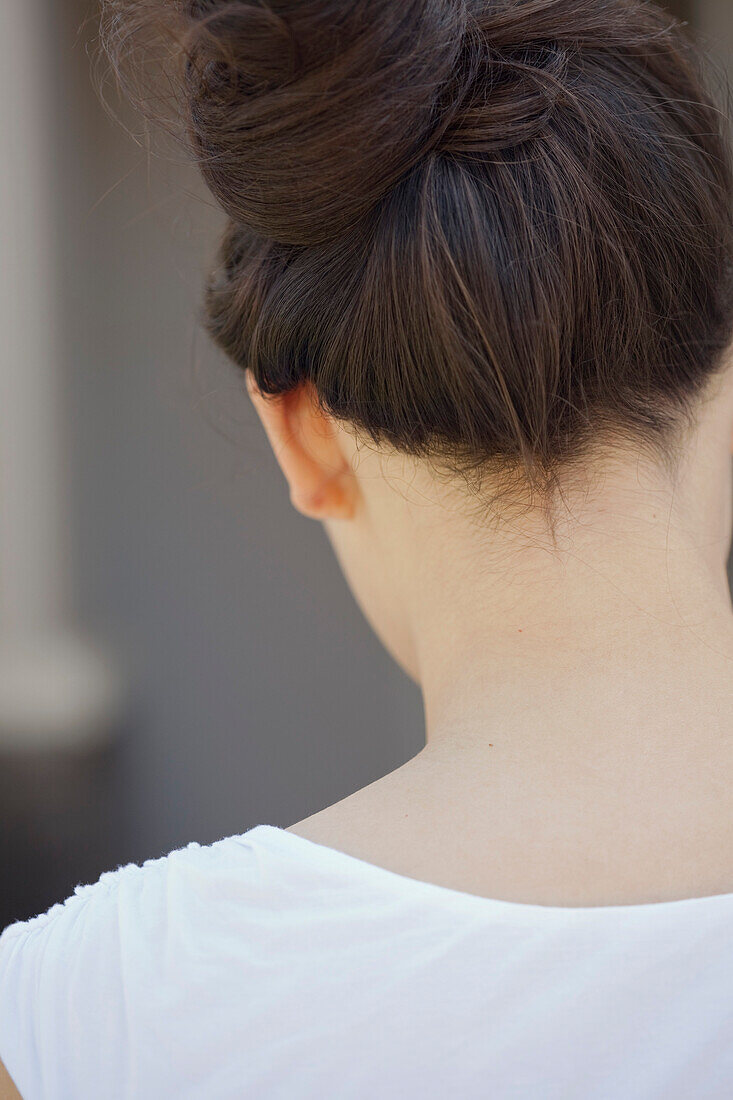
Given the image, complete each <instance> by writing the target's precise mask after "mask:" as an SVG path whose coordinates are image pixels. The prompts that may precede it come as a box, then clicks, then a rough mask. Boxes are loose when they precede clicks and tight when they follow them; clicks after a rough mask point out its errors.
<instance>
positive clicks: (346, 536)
mask: <svg viewBox="0 0 733 1100" xmlns="http://www.w3.org/2000/svg"><path fill="white" fill-rule="evenodd" d="M732 362H733V357H731V356H729V357H728V359H727V360H726V369H725V371H724V372H723V373H722V374H720V375H719V376H717V377H716V379H715V380H714V382H713V383H711V384H710V386H709V388H708V391H707V392H706V394H705V395H704V397H703V399H701V400H700V403H699V407H698V416H697V424H696V427H695V429H694V431H693V432H692V433H691V434H690V435H689V436H688V437H686V439H685V442H684V447H683V449H682V459H681V462H680V465H679V467H678V469H677V471H676V476H675V477H674V478H672V476H671V475H670V474H669V473H667V472H665V471H664V470H663V469H661V468H660V467H659V466H658V465H655V464H654V463H653V462H652V461H651V459H650V458H649V457H648V456H644V454H643V453H642V451H641V450H640V449H636V450H635V449H633V448H632V447H631V445H630V444H629V443H628V441H627V443H626V444H625V446H623V447H622V446H618V447H617V448H616V449H614V450H611V451H609V452H608V453H606V454H605V455H604V456H603V458H602V459H601V458H599V459H598V461H597V462H593V463H591V464H590V465H589V468H588V470H587V474H588V477H587V479H586V481H585V484H584V485H582V486H580V485H577V484H576V486H575V488H574V489H571V488H570V487H569V488H568V492H567V495H566V498H565V501H564V506H563V509H562V511H561V512H560V514H559V517H558V527H557V541H556V544H554V545H553V543H552V541H551V539H550V536H549V534H548V532H547V529H546V527H545V525H544V524H543V521H542V520H541V519H540V517H539V515H538V514H537V513H536V512H535V513H532V512H530V513H528V514H524V515H521V516H515V517H514V518H509V517H508V516H506V517H505V518H504V519H503V520H502V521H500V522H499V521H497V522H493V523H489V522H486V521H484V522H482V521H481V520H480V519H479V518H478V517H477V515H476V510H475V506H474V508H473V511H472V508H471V505H472V501H471V498H470V497H469V496H468V494H467V492H466V489H465V488H464V487H463V485H462V484H461V482H460V481H459V479H455V478H454V479H446V477H445V476H443V477H440V476H437V475H436V474H435V472H434V470H433V469H431V466H430V464H429V463H428V462H426V461H424V460H415V459H412V458H407V457H405V456H402V455H398V454H395V453H394V452H391V451H389V450H387V449H381V448H375V447H374V445H373V444H369V445H368V444H367V443H365V441H364V440H362V439H360V438H359V437H358V433H356V432H355V431H354V430H353V429H352V428H351V427H350V426H349V425H346V424H343V423H339V422H336V421H334V420H333V419H332V418H330V417H328V416H327V415H325V414H324V413H323V412H321V411H320V410H319V409H318V408H317V405H316V403H315V402H314V400H313V393H312V391H311V390H310V389H309V388H308V387H307V386H303V387H301V388H300V389H299V390H297V391H295V392H293V393H291V394H288V395H285V396H283V397H277V398H273V397H268V396H264V395H262V394H260V393H258V392H257V391H256V389H255V388H254V387H253V386H252V384H251V383H250V386H249V389H250V396H251V398H252V401H253V404H254V406H255V409H256V410H257V413H258V415H259V417H260V419H261V421H262V425H263V427H264V429H265V431H266V433H267V436H268V438H269V440H270V443H271V445H272V447H273V450H274V452H275V455H276V456H277V459H278V461H279V463H280V466H281V468H282V471H283V474H284V476H285V479H286V481H287V484H288V487H289V491H290V498H291V501H292V503H293V505H294V507H295V508H296V509H298V511H300V512H301V513H302V514H303V515H305V516H309V517H311V518H313V519H316V520H318V521H320V522H321V523H323V525H324V528H325V530H326V532H327V534H328V537H329V539H330V541H331V543H332V545H333V548H334V550H335V553H336V555H337V558H338V560H339V562H340V564H341V567H342V569H343V571H344V574H345V576H346V578H347V580H348V582H349V584H350V586H351V588H352V591H353V593H354V596H355V598H356V600H357V601H358V603H359V605H360V607H361V608H362V610H363V612H364V614H365V615H366V617H367V619H368V620H369V622H370V623H371V625H372V626H373V628H374V630H375V631H376V633H377V635H378V636H379V637H380V639H381V640H382V642H383V644H384V645H385V647H386V648H387V650H388V651H389V652H390V653H391V655H392V656H393V657H394V659H395V660H396V661H397V662H398V664H399V665H400V666H401V667H402V668H403V669H404V671H405V672H406V673H407V675H409V676H410V677H412V678H413V679H414V680H415V681H416V682H417V683H418V684H419V686H420V688H421V691H422V695H423V699H424V704H425V720H426V744H425V748H424V749H423V750H422V751H421V752H419V753H418V754H417V756H415V757H414V758H412V759H411V760H409V761H408V762H407V763H406V764H404V765H403V766H402V767H400V768H397V769H396V770H395V771H393V772H390V773H389V774H388V775H385V776H384V777H382V778H381V779H379V780H377V781H376V782H374V783H371V784H369V785H368V786H366V787H364V788H363V789H361V790H359V791H356V792H355V793H354V794H352V795H350V796H348V797H347V798H345V799H342V800H341V801H339V802H337V803H336V804H335V805H333V806H329V807H327V808H326V809H324V810H321V811H320V812H318V813H316V814H314V815H312V816H310V817H308V818H305V819H304V820H302V821H298V822H295V823H294V824H292V825H291V826H290V827H289V831H290V832H293V833H297V834H298V835H300V836H303V837H305V838H307V839H309V840H312V841H315V842H316V843H319V844H324V845H327V846H329V847H333V848H337V849H339V850H341V851H343V852H346V853H347V854H350V855H353V856H356V857H357V858H360V859H363V860H366V861H367V862H370V863H374V864H377V865H379V866H382V867H385V868H387V869H389V870H392V871H395V872H397V873H398V874H403V875H407V876H411V877H414V878H418V879H422V880H424V881H429V882H433V883H437V884H439V885H441V886H446V887H449V888H453V889H456V890H460V891H464V892H467V893H472V894H478V895H482V896H487V897H493V898H501V899H504V900H508V901H518V902H523V903H526V904H539V905H553V906H567V907H574V906H597V905H634V904H640V903H646V902H657V901H671V900H676V899H679V898H685V897H700V896H709V895H715V894H721V893H731V892H733V866H731V863H730V859H729V853H730V851H731V850H733V783H731V778H732V777H733V736H732V734H733V728H732V725H731V716H732V715H733V609H732V608H731V597H730V588H729V584H728V580H727V576H726V563H727V559H728V554H729V550H730V543H731V523H732V522H733V513H732V507H733V469H732V464H731V453H732V451H733V367H731V363H732ZM474 504H475V502H474Z"/></svg>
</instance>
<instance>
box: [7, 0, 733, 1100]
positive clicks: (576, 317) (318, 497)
mask: <svg viewBox="0 0 733 1100" xmlns="http://www.w3.org/2000/svg"><path fill="white" fill-rule="evenodd" d="M150 32H153V34H152V42H153V44H154V49H153V50H152V51H150V50H149V49H148V48H147V47H148V46H149V44H150V42H151V38H150ZM105 43H106V47H107V49H108V51H109V53H110V56H111V57H112V58H113V61H114V63H115V65H116V66H117V67H118V68H119V70H120V71H124V72H125V73H127V72H128V71H129V68H128V65H127V61H129V60H130V59H132V60H133V61H135V60H141V59H142V62H143V63H142V65H141V66H139V70H142V71H143V72H149V71H150V69H149V62H150V60H151V58H152V59H155V60H157V61H159V60H160V58H161V57H162V56H163V57H164V59H165V80H164V81H162V82H160V83H158V84H157V85H156V88H157V92H156V97H157V98H156V102H159V98H160V91H161V89H167V88H171V87H172V88H174V89H175V91H176V98H175V102H176V104H177V107H178V109H179V110H180V112H181V117H182V118H183V120H184V125H185V129H186V133H187V137H188V140H189V142H190V145H191V147H192V148H193V150H194V152H195V155H196V157H197V159H198V162H199V164H200V166H201V170H202V172H203V174H204V176H205V178H206V180H207V182H208V184H209V186H210V188H211V190H212V192H213V193H214V195H215V197H216V198H217V200H218V201H219V203H220V204H221V206H222V207H223V209H224V210H225V211H226V213H227V215H228V216H229V219H230V222H229V228H228V231H227V233H226V236H225V239H224V242H223V246H222V251H221V257H220V263H219V264H218V266H217V270H216V271H215V273H214V275H213V277H212V279H211V282H210V285H209V287H208V291H207V297H206V315H207V321H208V328H209V331H210V332H211V334H212V335H213V337H214V339H215V340H216V341H217V342H218V344H219V345H220V346H222V347H223V348H225V349H226V351H227V352H228V353H229V355H230V356H231V358H232V359H233V360H234V362H235V363H236V364H237V365H238V366H239V367H241V368H242V370H243V372H244V377H245V378H246V380H247V385H248V389H249V393H250V396H251V399H252V401H253V402H254V405H255V408H256V409H257V412H258V413H259V415H260V417H261V419H262V424H263V426H264V430H265V431H266V433H267V435H268V437H269V439H270V442H271V443H272V446H273V449H274V451H275V454H276V455H277V458H278V460H279V462H280V465H281V467H282V471H283V474H284V476H285V479H286V481H287V485H288V487H289V491H290V496H291V500H292V502H293V504H294V506H295V507H296V508H297V509H298V510H299V511H300V512H302V513H303V514H304V515H306V516H310V517H313V518H315V519H318V520H320V521H321V522H322V523H323V524H324V526H325V528H326V531H327V532H328V535H329V537H330V539H331V542H332V543H333V546H334V549H335V552H336V555H337V557H338V559H339V561H340V563H341V566H342V568H343V570H344V572H345V574H346V576H347V578H348V581H349V583H350V585H351V587H352V589H353V591H354V594H355V596H356V598H357V600H358V601H359V603H360V605H361V607H362V609H363V611H364V613H365V615H366V616H367V617H368V619H369V621H370V622H371V624H372V625H373V627H374V629H375V631H376V632H377V634H378V635H379V637H380V638H381V640H382V641H383V643H384V645H385V646H386V647H387V649H388V650H389V652H390V653H391V654H392V655H393V657H394V658H395V660H396V661H397V662H398V663H399V664H400V666H401V667H402V668H403V669H404V670H405V672H406V673H407V674H408V675H409V676H411V677H413V678H414V679H415V680H416V681H417V682H418V683H419V684H420V687H421V690H422V693H423V697H424V702H425V715H426V745H425V748H424V749H423V750H422V751H421V752H420V753H418V754H417V756H416V757H414V759H412V760H409V761H408V762H407V763H406V764H405V765H404V766H402V767H400V768H398V769H396V770H395V771H393V772H391V773H390V774H389V775H386V776H384V777H383V778H382V779H380V780H378V781H377V782H375V783H372V784H370V785H369V786H367V787H365V788H364V789H362V790H359V791H357V792H356V793H355V794H353V795H351V796H349V797H348V798H345V799H343V800H342V801H341V802H338V803H337V804H336V805H334V806H330V807H328V808H326V809H324V810H322V811H321V812H320V813H316V814H315V815H314V816H312V817H309V818H307V819H306V820H304V821H299V822H297V823H295V824H293V825H291V826H290V828H288V829H282V828H278V827H275V826H273V825H268V824H262V825H258V826H256V827H255V828H252V829H250V830H249V831H247V832H245V833H243V834H242V835H239V836H233V837H228V838H226V839H224V840H221V841H219V842H218V843H216V844H213V845H210V846H208V847H200V846H198V845H197V844H195V843H194V844H192V845H190V846H189V847H188V848H186V849H184V850H181V851H177V852H173V853H171V854H170V855H168V856H167V857H165V858H162V859H156V860H151V861H148V862H147V863H145V864H144V865H143V866H142V867H137V866H133V865H131V866H127V867H123V868H120V869H118V870H117V871H113V872H108V873H107V874H105V875H102V877H101V879H100V881H99V882H98V883H96V884H94V885H91V886H84V887H79V888H78V889H77V892H76V894H75V895H74V896H73V897H71V898H70V899H68V900H67V901H66V902H65V903H63V904H62V905H56V906H54V907H53V908H52V909H51V910H50V911H49V912H48V913H46V914H43V915H41V916H38V917H36V918H35V919H34V920H31V921H29V922H26V923H24V924H16V925H13V926H11V927H10V928H9V929H8V930H6V932H5V933H4V934H3V936H2V940H0V965H1V966H2V974H3V977H2V993H1V994H0V1054H1V1055H2V1058H3V1060H4V1062H5V1065H6V1067H7V1071H8V1073H9V1075H10V1077H11V1078H12V1079H13V1080H14V1081H15V1083H16V1085H17V1087H18V1089H19V1090H20V1092H21V1093H22V1095H23V1096H25V1097H28V1098H30V1100H35V1098H40V1097H44V1098H45V1097H59V1098H60V1097H74V1098H75V1100H82V1098H86V1097H95V1098H98V1097H102V1096H104V1097H105V1098H108V1097H145V1098H147V1097H151V1098H152V1097H156V1098H159V1097H175V1098H180V1097H207V1098H208V1097H256V1098H263V1097H266V1098H275V1097H277V1098H288V1100H293V1098H302V1097H339V1098H341V1097H359V1098H362V1097H364V1098H366V1097H370V1098H371V1097H376V1096H378V1097H400V1098H404V1097H420V1098H421V1100H422V1098H425V1097H429V1098H443V1097H447V1096H456V1097H462V1098H479V1097H481V1098H484V1097H489V1098H508V1097H513V1098H514V1097H522V1098H525V1097H531V1098H536V1097H541V1098H546V1097H553V1098H554V1097H557V1098H563V1100H568V1098H581V1097H582V1098H584V1100H586V1098H588V1097H593V1098H597V1097H603V1098H613V1100H631V1098H642V1097H643V1098H645V1100H646V1098H650V1097H655V1098H662V1097H664V1098H665V1100H670V1098H685V1100H689V1098H691V1097H695V1098H696V1100H702V1098H708V1100H709V1098H712V1097H715V1098H723V1097H730V1096H731V1095H733V865H732V864H731V852H732V851H733V784H732V783H731V776H732V775H733V737H732V736H731V734H732V733H733V728H732V725H731V720H732V715H733V710H732V704H733V688H732V678H731V672H732V670H733V666H732V664H731V662H732V661H733V617H732V612H731V600H730V590H729V586H728V582H727V578H726V562H727V558H728V553H729V549H730V536H731V523H732V521H733V512H732V510H731V501H732V500H733V483H732V478H731V450H732V449H733V373H732V363H731V351H730V349H731V339H732V338H733V284H732V281H731V275H732V271H733V268H732V265H731V260H732V258H733V236H732V234H731V197H732V194H733V177H732V175H731V161H730V153H729V149H728V146H727V141H726V137H725V132H726V125H727V124H726V122H725V120H724V119H723V118H722V117H721V115H720V114H719V112H718V111H717V110H716V109H715V108H714V106H713V105H712V102H711V99H710V98H709V95H708V93H707V92H706V91H705V89H704V86H703V83H702V78H701V76H700V74H699V73H698V65H697V60H696V57H695V54H694V52H693V50H692V47H691V45H690V43H689V42H688V41H687V39H686V38H685V37H684V34H683V32H682V31H681V30H680V29H679V27H677V26H675V25H673V24H672V23H671V20H670V18H669V17H667V16H666V15H664V14H663V13H662V12H661V10H660V9H658V8H656V7H654V6H653V5H650V4H648V3H644V2H642V0H339V2H336V0H301V2H297V0H267V2H265V0H258V2H256V3H255V2H252V3H241V2H236V3H226V2H224V0H187V2H186V3H178V4H175V5H173V4H171V3H166V2H163V0H158V2H155V0H148V2H145V0H141V2H137V3H136V2H133V0H129V2H128V0H118V2H114V0H110V2H108V3H107V5H106V13H105ZM128 87H130V85H129V84H128ZM137 87H138V88H139V83H138V84H137ZM146 101H147V102H148V103H149V102H152V99H151V97H150V95H148V96H147V100H146ZM345 725H346V727H347V728H346V729H345V731H344V736H348V716H346V722H345ZM11 1087H12V1086H11V1085H8V1086H7V1088H11Z"/></svg>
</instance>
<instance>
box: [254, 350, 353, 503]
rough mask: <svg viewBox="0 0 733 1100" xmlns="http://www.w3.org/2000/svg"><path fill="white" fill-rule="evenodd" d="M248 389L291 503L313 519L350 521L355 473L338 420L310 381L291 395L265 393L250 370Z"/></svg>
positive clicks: (302, 384) (292, 391) (291, 392)
mask: <svg viewBox="0 0 733 1100" xmlns="http://www.w3.org/2000/svg"><path fill="white" fill-rule="evenodd" d="M246 377H247V390H248V392H249V395H250V398H251V399H252V404H253V405H254V407H255V409H256V410H257V414H258V416H259V418H260V420H261V421H262V426H263V428H264V429H265V432H266V434H267V438H268V439H269V441H270V445H271V447H272V450H273V452H274V454H275V457H276V458H277V460H278V462H279V464H280V469H281V470H282V472H283V474H284V475H285V479H286V481H287V483H288V486H289V489H290V500H291V502H292V504H293V506H294V507H295V508H297V510H298V511H299V512H301V513H302V514H303V515H304V516H310V517H311V518H312V519H321V520H326V519H351V518H352V517H353V516H354V514H355V512H356V506H357V502H358V497H359V486H358V482H357V479H356V475H355V474H354V471H353V469H352V467H351V465H350V463H349V462H348V461H347V458H346V456H345V455H344V453H343V451H342V449H341V447H340V445H339V431H338V428H337V426H336V425H335V424H334V422H333V420H332V419H331V418H330V417H329V416H328V415H327V414H326V413H325V412H324V411H323V410H322V409H321V408H319V406H318V403H317V400H316V397H315V391H314V389H313V386H312V384H311V383H309V382H305V383H301V385H299V386H298V387H297V388H296V389H294V390H291V391H290V392H289V393H285V394H278V395H277V396H271V395H269V394H264V393H262V392H261V391H260V390H259V389H258V388H257V385H256V383H255V381H254V379H253V377H252V374H251V372H249V371H248V372H247V376H246Z"/></svg>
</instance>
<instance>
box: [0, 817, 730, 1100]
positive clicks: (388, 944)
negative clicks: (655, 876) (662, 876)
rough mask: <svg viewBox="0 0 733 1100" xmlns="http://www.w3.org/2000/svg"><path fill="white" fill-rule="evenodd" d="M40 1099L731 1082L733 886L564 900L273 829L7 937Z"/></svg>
mask: <svg viewBox="0 0 733 1100" xmlns="http://www.w3.org/2000/svg"><path fill="white" fill-rule="evenodd" d="M0 1057H2V1059H3V1061H4V1062H5V1064H6V1066H7V1069H8V1071H9V1073H10V1074H11V1076H12V1077H13V1078H14V1080H15V1082H16V1084H17V1086H18V1088H19V1090H20V1092H21V1093H22V1095H23V1097H24V1098H25V1100H116V1098H118V1097H126V1098H127V1097H129V1098H135V1100H167V1098H171V1100H187V1098H197V1100H198V1098H201V1100H204V1098H205V1100H218V1098H227V1100H231V1098H237V1100H240V1098H256V1100H304V1098H306V1097H307V1098H309V1100H311V1098H312V1100H336V1098H337V1100H349V1098H359V1100H392V1098H394V1100H397V1098H399V1100H448V1098H450V1100H452V1098H454V1097H455V1098H456V1100H459V1098H460V1100H478V1098H481V1100H508V1098H512V1100H518V1098H521V1100H601V1098H602V1100H640V1098H644V1100H650V1098H652V1097H654V1098H655V1100H713V1098H715V1100H730V1098H731V1097H733V894H725V895H720V896H717V897H706V898H693V899H685V900H682V901H671V902H659V903H650V904H646V905H628V906H605V907H595V908H590V907H589V908H570V907H568V908H562V907H552V906H541V905H527V904H522V903H517V902H507V901H495V900H491V899H488V898H482V897H478V896H476V895H472V894H467V893H462V892H459V891H456V890H451V889H447V888H445V887H441V886H437V885H433V884H431V883H425V882H420V881H417V880H415V879H411V878H407V877H404V876H402V875H398V874H396V873H394V872H391V871H387V870H385V869H384V868H381V867H377V866H375V865H374V864H370V863H366V862H364V861H363V860H359V859H357V858H355V857H354V856H350V855H347V854H345V853H343V852H339V851H336V850H335V849H332V848H327V847H325V846H323V845H320V844H315V843H313V842H312V841H309V840H306V839H304V838H303V837H300V836H297V835H296V834H294V833H289V832H287V831H286V830H284V829H280V828H277V827H275V826H272V825H257V826H256V827H254V828H252V829H250V830H249V831H248V832H246V833H244V834H242V835H241V836H233V837H228V838H227V839H225V840H220V841H218V842H217V843H215V844H212V845H210V846H208V847H202V846H200V845H198V844H190V845H189V846H188V847H187V848H184V849H181V850H180V851H175V852H172V853H171V854H170V855H168V856H166V857H165V858H162V859H155V860H149V861H147V862H146V863H144V864H143V865H142V867H138V866H136V865H133V864H131V865H129V866H126V867H122V868H120V869H119V870H117V871H114V872H107V873H106V874H103V875H102V877H101V878H100V880H99V881H98V882H97V883H95V884H94V885H91V886H82V887H78V888H77V890H76V893H75V894H74V895H73V896H72V897H70V898H69V899H68V900H67V901H66V902H64V903H63V904H59V905H55V906H53V907H52V908H51V909H50V910H49V911H48V912H47V913H45V914H43V915H41V916H38V917H35V918H34V919H33V920H30V921H27V922H25V923H18V924H14V925H11V926H10V927H9V928H7V929H6V930H5V932H4V933H3V935H2V937H0Z"/></svg>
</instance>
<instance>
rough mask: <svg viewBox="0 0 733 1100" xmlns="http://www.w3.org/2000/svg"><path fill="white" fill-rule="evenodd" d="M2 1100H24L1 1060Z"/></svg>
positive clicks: (0, 1098) (0, 1097)
mask: <svg viewBox="0 0 733 1100" xmlns="http://www.w3.org/2000/svg"><path fill="white" fill-rule="evenodd" d="M0 1100H23V1098H22V1096H21V1095H20V1093H19V1092H18V1090H17V1089H16V1087H15V1085H14V1084H13V1079H12V1077H11V1076H10V1074H9V1073H8V1071H7V1070H6V1068H5V1066H4V1065H3V1063H2V1060H0Z"/></svg>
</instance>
